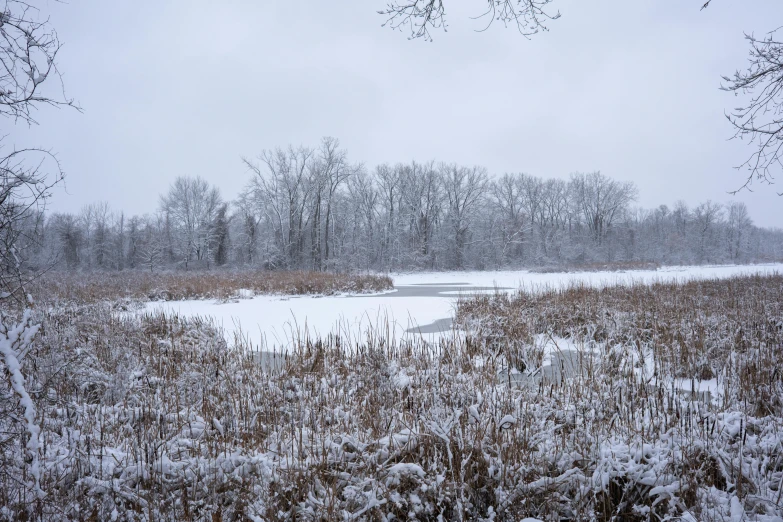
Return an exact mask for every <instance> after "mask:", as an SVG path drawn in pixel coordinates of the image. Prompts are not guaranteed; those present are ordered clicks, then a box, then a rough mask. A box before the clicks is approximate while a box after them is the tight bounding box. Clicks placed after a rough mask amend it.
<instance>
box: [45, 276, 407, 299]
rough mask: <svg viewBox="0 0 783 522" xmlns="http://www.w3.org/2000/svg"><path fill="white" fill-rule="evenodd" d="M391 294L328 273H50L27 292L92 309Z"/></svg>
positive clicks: (382, 279) (380, 279) (381, 282)
mask: <svg viewBox="0 0 783 522" xmlns="http://www.w3.org/2000/svg"><path fill="white" fill-rule="evenodd" d="M390 288H392V280H391V278H389V277H387V276H376V275H353V274H335V273H326V272H271V271H257V270H237V271H225V270H213V271H192V272H163V273H148V272H141V271H123V272H92V273H84V274H82V273H63V272H51V273H48V274H46V275H44V276H42V277H41V278H40V279H38V280H37V281H36V283H35V287H34V288H32V289H31V290H33V291H34V294H35V295H39V296H41V297H42V298H43V299H45V300H46V301H47V302H53V301H62V302H66V303H72V302H78V303H95V302H100V301H115V300H119V299H141V300H166V301H172V300H181V299H229V298H232V297H236V296H237V295H238V293H239V291H240V290H249V291H251V292H252V293H254V294H324V295H329V294H335V293H341V292H357V293H367V292H379V291H382V290H388V289H390Z"/></svg>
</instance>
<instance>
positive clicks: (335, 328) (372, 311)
mask: <svg viewBox="0 0 783 522" xmlns="http://www.w3.org/2000/svg"><path fill="white" fill-rule="evenodd" d="M453 307H454V301H453V299H451V298H447V297H413V298H404V299H403V298H393V299H392V298H389V297H388V296H387V295H374V296H352V295H342V296H328V297H325V296H258V297H254V298H252V299H243V300H240V301H238V302H228V303H217V302H215V301H198V300H190V301H169V302H156V303H150V304H149V305H148V307H147V308H148V309H149V310H153V309H156V308H162V309H164V310H166V311H169V312H176V313H178V314H181V315H184V316H188V317H193V316H202V317H207V316H210V317H213V318H214V319H215V321H216V322H217V324H219V325H221V326H223V327H224V329H225V330H226V335H227V336H230V337H233V332H234V331H236V330H237V329H238V328H241V332H242V334H243V335H244V336H245V337H246V338H247V339H248V340H249V341H250V342H251V344H252V345H253V347H254V348H260V349H265V350H273V349H276V350H281V349H282V350H285V349H287V348H288V347H289V346H290V344H291V342H292V341H293V340H294V339H296V338H297V337H298V336H300V335H301V336H302V337H304V336H305V334H309V335H310V336H311V337H315V336H317V335H323V336H325V335H327V334H329V333H339V334H343V335H348V336H350V337H351V338H356V337H357V336H361V335H363V334H364V333H366V332H367V330H368V329H369V328H370V327H376V326H380V327H381V331H384V332H385V331H386V329H387V327H388V329H389V330H390V332H391V333H393V334H394V335H395V336H396V338H398V339H399V338H401V337H402V336H404V335H406V334H405V331H406V330H408V329H410V328H414V327H416V326H420V325H426V324H430V323H432V322H434V321H436V320H438V319H442V318H444V317H450V316H451V315H452V313H453ZM420 335H425V336H426V335H427V334H420ZM431 337H432V338H433V339H434V337H435V336H431ZM226 340H227V341H229V342H230V341H232V340H233V339H231V338H228V339H226Z"/></svg>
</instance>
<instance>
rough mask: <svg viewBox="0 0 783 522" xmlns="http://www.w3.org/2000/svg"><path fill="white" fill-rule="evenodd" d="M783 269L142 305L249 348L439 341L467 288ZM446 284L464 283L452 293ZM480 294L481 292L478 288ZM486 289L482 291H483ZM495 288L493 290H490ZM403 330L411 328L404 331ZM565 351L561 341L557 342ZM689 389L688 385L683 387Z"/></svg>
mask: <svg viewBox="0 0 783 522" xmlns="http://www.w3.org/2000/svg"><path fill="white" fill-rule="evenodd" d="M774 272H783V264H764V265H721V266H672V267H662V268H660V269H658V270H630V271H618V272H572V273H568V272H566V273H563V272H561V273H534V272H529V271H525V270H519V271H488V272H420V273H412V274H391V276H392V278H393V279H394V284H395V286H397V287H405V286H414V285H415V286H428V285H432V286H443V287H444V289H443V291H438V290H437V288H436V289H434V291H433V292H434V293H433V295H432V296H426V297H420V296H410V297H395V296H394V293H395V292H394V291H390V292H384V293H379V294H374V295H361V296H357V295H351V294H347V295H337V296H270V295H265V296H256V297H252V298H247V297H249V296H248V295H247V294H245V295H243V296H242V297H245V299H240V300H238V301H233V302H216V301H204V300H189V301H169V302H154V303H149V304H148V305H147V310H154V309H163V310H165V311H168V312H176V313H178V314H180V315H183V316H187V317H192V316H202V317H212V318H214V320H215V321H216V323H217V324H218V325H221V326H223V327H224V329H225V332H226V340H227V341H228V342H232V341H233V336H234V333H235V332H238V331H241V335H242V336H243V337H244V338H246V339H247V340H248V341H249V342H250V343H251V345H252V346H253V348H254V349H262V350H270V351H271V350H275V351H286V350H287V349H288V348H289V347H290V346H291V344H292V342H293V341H294V340H295V339H296V338H297V337H304V336H305V335H310V336H311V337H315V336H319V335H320V336H325V335H328V334H329V333H338V334H341V335H347V336H349V337H350V338H352V339H361V338H362V337H364V336H365V335H366V334H367V332H368V330H370V329H371V327H373V328H374V327H380V328H379V331H381V332H384V333H385V332H386V331H389V333H390V334H392V335H393V336H394V337H395V338H396V339H401V338H403V337H404V336H406V335H416V336H421V337H423V338H424V339H425V340H428V341H437V340H438V339H439V338H440V337H441V336H443V335H451V332H445V333H421V332H419V331H417V330H416V328H418V327H423V326H425V325H430V324H432V323H434V322H435V321H438V320H442V319H446V318H450V317H452V315H453V311H454V306H455V303H456V301H457V299H458V298H459V297H460V295H468V294H470V293H474V292H476V291H477V290H472V288H481V287H484V288H495V287H501V288H506V289H509V290H506V291H513V290H517V289H519V288H520V287H521V288H524V289H526V290H529V291H536V290H541V289H543V288H546V287H561V286H568V285H569V284H573V283H584V284H587V285H591V286H607V285H614V284H629V283H646V284H649V283H652V282H656V281H685V280H689V279H700V278H701V279H704V278H726V277H731V276H734V275H739V274H754V273H762V274H770V273H774ZM449 286H451V287H454V286H460V287H464V288H465V291H464V292H462V291H455V290H454V289H453V288H448V287H449ZM478 291H479V292H480V291H482V290H478ZM483 291H486V290H483ZM492 291H494V290H492ZM408 330H414V331H412V332H407V331H408ZM560 348H561V349H562V346H561V347H560ZM688 388H690V384H688Z"/></svg>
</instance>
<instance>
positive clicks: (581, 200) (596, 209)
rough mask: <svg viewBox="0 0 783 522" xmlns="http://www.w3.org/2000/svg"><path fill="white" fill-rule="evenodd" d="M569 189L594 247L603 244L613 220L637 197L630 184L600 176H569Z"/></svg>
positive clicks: (590, 174)
mask: <svg viewBox="0 0 783 522" xmlns="http://www.w3.org/2000/svg"><path fill="white" fill-rule="evenodd" d="M570 185H571V190H573V191H574V197H575V201H576V204H577V206H578V208H579V209H580V211H581V212H582V214H583V216H584V220H585V224H586V225H587V227H588V229H589V230H590V232H591V234H592V237H593V239H594V240H595V242H596V243H597V244H598V245H601V244H603V241H604V239H605V238H606V234H607V233H608V231H609V228H610V227H611V226H612V225H613V224H614V222H615V219H616V218H617V217H619V215H620V213H621V211H622V210H624V209H625V208H627V206H628V205H629V204H630V203H631V202H632V201H634V200H635V199H636V196H637V190H636V186H635V185H634V184H633V183H631V182H625V183H622V182H619V181H615V180H613V179H610V178H608V177H606V176H604V175H603V174H601V173H600V172H591V173H589V174H578V173H577V174H572V175H571V183H570Z"/></svg>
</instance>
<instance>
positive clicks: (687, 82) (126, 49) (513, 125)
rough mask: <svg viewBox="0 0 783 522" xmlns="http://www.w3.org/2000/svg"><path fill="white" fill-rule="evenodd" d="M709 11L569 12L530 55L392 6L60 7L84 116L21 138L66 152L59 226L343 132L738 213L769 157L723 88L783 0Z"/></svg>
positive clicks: (65, 62) (351, 145)
mask: <svg viewBox="0 0 783 522" xmlns="http://www.w3.org/2000/svg"><path fill="white" fill-rule="evenodd" d="M702 3H703V1H701V0H634V1H627V0H625V1H621V0H557V1H556V2H555V4H554V5H555V6H556V8H558V9H559V10H560V12H561V13H562V18H561V19H559V20H557V21H554V22H552V23H551V24H550V29H551V30H550V32H548V33H545V34H539V35H536V36H534V37H533V39H532V40H526V39H525V38H524V37H522V36H521V35H520V34H519V33H517V32H516V31H515V30H514V29H510V28H509V29H504V28H503V27H502V25H499V24H498V25H494V26H493V27H491V28H490V30H489V31H487V32H483V33H478V32H476V31H475V30H476V29H480V28H482V27H483V25H484V22H483V21H475V20H471V19H470V17H471V16H475V15H478V14H480V13H481V8H482V7H483V6H484V5H485V3H484V2H483V1H482V0H447V2H446V6H447V9H450V11H449V15H450V16H449V30H448V32H446V33H443V32H442V31H434V32H433V36H434V42H432V43H429V42H425V41H422V40H417V41H409V40H408V39H407V35H408V33H405V32H403V33H401V32H395V31H392V30H390V29H388V28H382V27H381V24H382V23H383V21H384V19H383V18H382V17H381V16H380V15H378V14H376V11H377V10H379V9H382V8H383V7H384V5H385V4H384V2H383V1H376V0H372V1H368V0H341V1H339V2H324V1H323V0H300V1H297V2H290V1H282V0H280V1H249V0H247V1H239V0H224V1H221V2H214V1H211V2H205V1H201V0H189V1H184V0H183V1H174V0H171V1H151V0H136V1H134V2H128V1H119V0H117V1H114V0H113V1H106V0H102V1H97V0H93V1H88V0H84V1H78V0H71V2H70V3H69V4H59V3H56V2H53V1H52V0H48V4H46V5H45V7H44V9H46V10H48V11H49V12H50V14H51V20H52V22H53V24H54V26H55V27H56V29H57V31H58V34H59V36H60V39H61V40H62V41H63V42H64V44H65V45H64V47H63V49H62V51H61V54H60V58H59V65H60V68H61V69H62V70H63V72H64V75H65V82H66V88H67V92H68V94H69V95H70V96H72V97H74V98H76V99H77V101H79V103H80V104H81V105H82V107H83V108H84V113H83V114H79V113H77V112H75V111H70V110H52V109H42V110H41V111H40V112H39V114H38V120H39V121H40V122H41V125H40V126H38V127H35V128H31V129H27V128H24V127H21V126H16V127H15V128H13V129H12V138H13V141H14V142H15V143H17V145H22V144H24V145H34V144H39V145H44V146H49V147H52V148H53V149H55V150H56V151H57V152H58V154H59V157H60V160H61V162H62V163H63V166H64V169H65V170H66V173H67V193H66V191H63V190H59V191H57V192H56V194H55V197H54V198H53V200H52V202H51V208H52V209H53V210H58V211H74V212H75V211H78V210H79V209H80V208H81V207H82V206H83V205H85V204H87V203H90V202H93V201H108V202H109V203H110V205H111V206H112V207H113V208H114V209H122V210H125V211H126V212H128V213H139V214H141V213H145V212H152V211H154V210H155V208H156V206H157V203H158V196H159V194H161V193H162V192H164V191H165V190H166V189H167V188H168V185H169V183H171V182H172V181H173V179H174V178H175V177H176V176H181V175H192V176H195V175H200V176H202V177H204V178H206V179H207V180H209V181H211V182H213V183H215V184H216V185H218V186H219V187H220V189H221V191H222V193H223V196H224V197H226V198H233V197H234V196H235V195H236V194H237V192H238V191H239V190H240V189H241V187H242V186H243V185H244V184H245V183H246V182H247V180H248V179H249V173H248V172H247V171H246V169H245V168H244V166H243V165H242V163H241V161H240V156H242V155H245V156H255V155H256V154H258V153H260V152H261V150H263V149H265V148H273V147H275V146H278V145H282V146H284V145H287V144H289V143H293V144H297V145H298V144H305V145H313V146H315V145H317V143H318V140H319V139H320V137H321V136H325V135H329V136H335V137H338V138H339V139H340V140H341V143H342V145H343V147H345V148H346V149H347V150H348V152H349V156H350V157H351V158H352V159H353V160H354V161H362V162H364V163H365V164H366V165H368V166H374V165H376V164H377V163H380V162H384V161H389V162H396V161H409V160H411V159H416V160H420V161H424V160H428V159H437V160H443V161H454V162H458V163H464V164H468V165H472V164H481V165H484V166H486V167H487V168H489V170H490V172H492V173H493V174H502V173H503V172H527V173H529V174H534V175H538V176H543V177H563V178H566V177H567V176H568V175H569V173H571V172H575V171H583V172H586V171H593V170H600V171H602V172H603V173H604V174H606V175H608V176H611V177H613V178H616V179H622V180H632V181H634V182H636V184H637V185H638V187H639V192H640V198H639V201H638V203H639V205H641V206H644V207H653V206H657V205H659V204H661V203H666V204H669V205H671V204H672V203H673V202H674V201H676V200H677V199H683V200H685V201H686V202H688V203H689V204H691V205H693V204H696V203H698V202H700V201H703V200H706V199H712V200H716V201H728V200H730V199H731V198H732V197H733V196H730V195H729V194H727V192H728V191H730V190H732V189H734V188H737V187H738V186H739V185H741V183H742V177H743V175H742V174H741V173H739V172H738V171H736V170H734V169H733V168H732V167H733V166H735V165H738V164H739V163H741V162H742V161H744V160H745V159H746V158H747V156H748V155H749V154H750V153H751V152H752V149H751V148H750V147H749V146H748V145H747V144H746V143H743V142H740V141H728V138H729V137H731V135H732V132H731V129H730V127H729V124H728V122H727V121H726V120H725V119H724V116H723V114H724V110H729V109H731V108H732V107H734V106H736V105H737V104H738V102H739V100H737V99H736V98H735V97H734V96H733V95H731V94H729V93H726V92H723V91H720V90H719V89H718V88H719V86H720V79H721V75H725V74H730V73H732V72H733V71H734V70H735V69H737V68H738V67H742V68H744V67H745V65H746V61H747V45H746V43H745V42H744V40H743V30H744V31H755V32H756V33H757V34H761V33H763V32H766V31H769V30H772V29H774V28H776V27H778V26H779V25H781V20H783V3H781V2H779V1H777V0H714V1H713V2H712V4H711V5H710V7H709V8H708V9H706V10H704V11H699V7H700V6H701V4H702ZM753 188H754V192H753V193H749V192H744V193H742V194H741V195H739V196H736V197H737V198H738V199H740V200H742V201H745V202H746V203H747V204H748V207H749V209H750V213H751V216H752V217H753V219H754V221H755V222H756V223H757V224H759V225H764V226H778V227H783V198H781V197H779V196H777V195H775V190H777V191H778V192H780V191H783V176H779V177H778V184H777V185H775V186H773V187H771V188H770V187H769V186H766V185H757V184H755V185H754V186H753Z"/></svg>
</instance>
